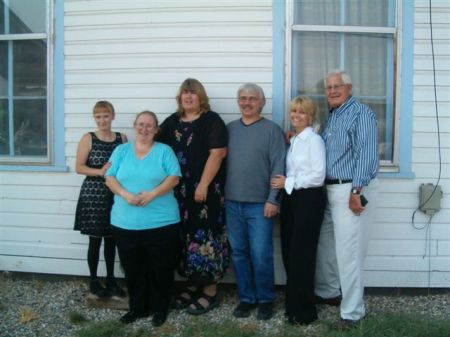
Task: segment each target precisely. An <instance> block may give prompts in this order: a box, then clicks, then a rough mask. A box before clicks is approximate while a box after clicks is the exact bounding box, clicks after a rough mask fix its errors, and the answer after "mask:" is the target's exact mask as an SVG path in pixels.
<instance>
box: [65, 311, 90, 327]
mask: <svg viewBox="0 0 450 337" xmlns="http://www.w3.org/2000/svg"><path fill="white" fill-rule="evenodd" d="M67 318H68V319H69V321H70V322H71V323H73V324H81V323H86V322H87V321H89V320H88V319H87V318H86V316H84V315H83V314H81V313H79V312H78V311H70V312H69V313H68V314H67Z"/></svg>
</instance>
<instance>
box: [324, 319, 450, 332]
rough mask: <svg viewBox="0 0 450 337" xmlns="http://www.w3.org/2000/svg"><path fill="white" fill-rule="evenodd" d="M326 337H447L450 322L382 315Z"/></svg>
mask: <svg viewBox="0 0 450 337" xmlns="http://www.w3.org/2000/svg"><path fill="white" fill-rule="evenodd" d="M325 336H327V337H449V336H450V321H448V320H444V319H432V318H428V317H425V316H423V315H417V314H410V315H406V314H396V313H392V314H383V315H374V316H369V317H367V318H366V319H364V320H363V321H362V322H361V324H360V325H359V326H358V327H356V328H354V329H352V330H350V331H345V332H339V331H333V330H331V329H329V330H328V332H326V334H325Z"/></svg>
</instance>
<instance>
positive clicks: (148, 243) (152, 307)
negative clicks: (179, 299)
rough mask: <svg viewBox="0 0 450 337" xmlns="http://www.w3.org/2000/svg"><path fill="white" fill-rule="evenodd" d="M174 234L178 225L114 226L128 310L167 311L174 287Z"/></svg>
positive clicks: (175, 237)
mask: <svg viewBox="0 0 450 337" xmlns="http://www.w3.org/2000/svg"><path fill="white" fill-rule="evenodd" d="M177 233H178V225H169V226H164V227H160V228H155V229H146V230H126V229H121V228H118V227H113V235H114V239H115V241H116V244H117V249H118V252H119V257H120V262H121V264H122V267H123V269H124V271H125V280H126V283H127V288H128V294H129V297H130V300H129V306H130V310H132V311H135V312H137V313H145V312H150V311H153V312H164V313H167V312H168V310H169V305H170V301H171V298H172V295H173V287H174V270H175V264H176V239H177Z"/></svg>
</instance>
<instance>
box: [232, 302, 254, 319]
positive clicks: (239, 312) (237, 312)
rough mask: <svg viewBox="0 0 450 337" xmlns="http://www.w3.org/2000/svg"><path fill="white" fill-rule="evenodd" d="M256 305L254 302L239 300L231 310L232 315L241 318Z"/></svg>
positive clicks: (248, 314) (248, 313)
mask: <svg viewBox="0 0 450 337" xmlns="http://www.w3.org/2000/svg"><path fill="white" fill-rule="evenodd" d="M257 306H258V305H257V304H256V303H249V302H241V303H239V304H238V306H237V307H236V308H235V309H234V310H233V316H234V317H237V318H243V317H248V316H250V312H251V311H252V310H253V309H255V308H256V307H257Z"/></svg>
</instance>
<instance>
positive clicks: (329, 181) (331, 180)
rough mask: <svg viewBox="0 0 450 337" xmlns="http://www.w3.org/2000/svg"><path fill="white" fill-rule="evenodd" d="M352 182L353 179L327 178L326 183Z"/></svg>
mask: <svg viewBox="0 0 450 337" xmlns="http://www.w3.org/2000/svg"><path fill="white" fill-rule="evenodd" d="M351 182H352V180H351V179H325V185H336V184H347V183H351Z"/></svg>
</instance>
